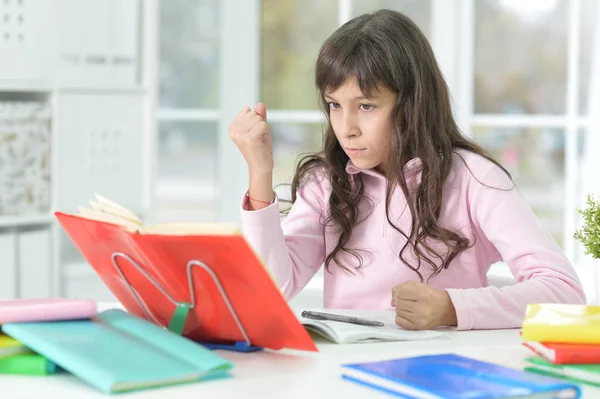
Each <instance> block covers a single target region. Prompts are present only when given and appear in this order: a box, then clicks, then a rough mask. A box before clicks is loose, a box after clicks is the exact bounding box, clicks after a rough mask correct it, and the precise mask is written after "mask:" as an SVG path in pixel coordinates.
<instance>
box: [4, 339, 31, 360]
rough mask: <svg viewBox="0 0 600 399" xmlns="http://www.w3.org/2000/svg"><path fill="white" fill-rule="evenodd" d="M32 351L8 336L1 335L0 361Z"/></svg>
mask: <svg viewBox="0 0 600 399" xmlns="http://www.w3.org/2000/svg"><path fill="white" fill-rule="evenodd" d="M30 352H31V351H30V350H29V348H27V347H26V346H25V345H23V344H22V343H21V342H19V341H17V340H16V339H14V338H11V337H9V336H8V335H4V334H0V359H2V358H3V357H8V356H14V355H20V354H23V353H30Z"/></svg>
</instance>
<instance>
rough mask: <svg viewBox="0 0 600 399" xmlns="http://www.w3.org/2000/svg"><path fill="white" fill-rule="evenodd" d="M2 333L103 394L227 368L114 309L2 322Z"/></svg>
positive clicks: (214, 374) (208, 354) (209, 355)
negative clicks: (77, 316) (77, 315)
mask: <svg viewBox="0 0 600 399" xmlns="http://www.w3.org/2000/svg"><path fill="white" fill-rule="evenodd" d="M2 330H3V331H4V333H5V334H7V335H9V336H11V337H13V338H15V339H17V340H18V341H20V342H22V343H23V344H25V345H26V346H27V347H29V348H30V349H32V350H33V351H35V352H37V353H39V354H41V355H43V356H45V357H47V358H48V359H51V360H52V361H53V362H55V363H56V364H57V365H59V366H60V367H61V368H63V369H65V370H67V371H68V372H70V373H72V374H74V375H76V376H77V377H79V378H81V379H82V380H84V381H85V382H87V383H89V384H90V385H92V386H95V387H96V388H98V389H100V390H101V391H104V392H107V393H115V392H124V391H131V390H136V389H146V388H151V387H158V386H165V385H172V384H179V383H189V382H195V381H200V380H203V379H213V378H221V377H227V376H229V373H228V371H229V370H230V369H231V368H232V366H233V365H232V363H231V362H229V361H228V360H226V359H224V358H223V357H221V356H219V355H217V354H216V353H214V352H212V351H210V350H209V349H207V348H205V347H203V346H202V345H199V344H197V343H195V342H193V341H190V340H189V339H187V338H184V337H182V336H180V335H177V334H175V333H172V332H171V331H168V330H165V329H163V328H161V327H159V326H157V325H156V324H153V323H151V322H149V321H146V320H144V319H141V318H139V317H136V316H134V315H131V314H129V313H126V312H124V311H122V310H117V309H114V310H108V311H105V312H102V313H100V314H99V315H98V316H97V317H96V318H94V319H87V320H70V321H55V322H29V323H6V324H3V325H2Z"/></svg>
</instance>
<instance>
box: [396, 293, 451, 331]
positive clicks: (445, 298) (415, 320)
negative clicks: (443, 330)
mask: <svg viewBox="0 0 600 399" xmlns="http://www.w3.org/2000/svg"><path fill="white" fill-rule="evenodd" d="M392 306H394V307H395V308H396V324H397V325H399V326H400V327H402V328H405V329H407V330H427V329H431V328H436V327H439V326H456V324H457V320H456V310H455V309H454V305H453V304H452V301H451V300H450V296H449V295H448V293H447V292H446V291H442V290H438V289H436V288H433V287H430V286H428V285H426V284H423V283H420V282H418V281H407V282H405V283H403V284H400V285H397V286H395V287H394V288H393V289H392Z"/></svg>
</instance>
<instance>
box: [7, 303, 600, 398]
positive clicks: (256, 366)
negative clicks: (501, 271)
mask: <svg viewBox="0 0 600 399" xmlns="http://www.w3.org/2000/svg"><path fill="white" fill-rule="evenodd" d="M105 307H110V306H107V305H102V308H105ZM520 340H521V339H520V336H519V330H494V331H463V332H452V333H451V336H450V338H449V339H439V340H433V341H419V342H386V343H368V344H353V345H336V344H332V343H329V342H328V341H324V340H318V341H317V346H318V348H319V351H320V352H319V353H310V354H307V353H296V352H295V353H293V354H292V353H289V352H286V353H275V352H270V351H260V352H254V353H250V354H242V353H235V352H228V351H219V353H220V354H221V355H223V356H224V357H226V358H228V359H230V360H231V361H233V362H234V369H233V370H232V373H231V374H232V377H231V378H226V379H222V380H215V381H206V382H198V383H193V384H186V385H179V386H172V387H165V388H158V389H152V390H148V391H139V392H133V393H126V394H118V395H107V394H104V393H102V392H99V391H97V390H96V389H95V388H93V387H91V386H89V385H87V384H85V383H84V382H82V381H80V380H79V379H77V378H76V377H74V376H72V375H70V374H59V375H54V376H46V377H29V376H6V375H0V392H1V393H0V395H1V397H2V399H31V398H42V397H44V398H57V399H80V398H86V399H88V398H89V399H94V398H104V399H106V398H107V397H112V396H114V397H119V398H136V399H137V398H140V399H146V398H153V399H154V398H182V399H183V398H219V399H225V398H278V399H279V398H281V399H283V398H285V399H288V398H289V399H295V398H298V399H315V398H334V399H335V398H344V399H347V398H392V397H393V396H390V395H387V394H384V393H380V392H378V391H376V390H372V389H369V388H365V387H362V386H360V385H357V384H353V383H351V382H348V381H345V380H342V379H341V378H340V368H339V365H340V364H341V363H346V362H360V361H372V360H380V359H389V358H393V357H404V356H411V355H419V354H426V353H441V352H454V353H458V354H461V355H465V356H471V357H474V358H477V359H480V360H485V361H491V362H494V363H498V364H502V365H505V366H509V367H514V368H517V369H523V367H524V366H525V365H526V362H525V358H526V357H527V356H531V352H530V351H529V350H527V349H526V348H524V347H522V345H521V344H520ZM581 386H582V388H583V398H600V389H596V388H590V387H588V386H585V385H581Z"/></svg>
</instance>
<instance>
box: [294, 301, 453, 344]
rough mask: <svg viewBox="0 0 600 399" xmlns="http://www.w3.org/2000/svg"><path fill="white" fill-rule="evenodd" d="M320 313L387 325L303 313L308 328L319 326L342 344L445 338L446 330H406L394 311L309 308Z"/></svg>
mask: <svg viewBox="0 0 600 399" xmlns="http://www.w3.org/2000/svg"><path fill="white" fill-rule="evenodd" d="M307 310H314V311H317V312H324V313H333V314H338V315H345V316H354V317H360V318H364V319H368V320H374V321H380V322H382V323H384V326H383V327H372V326H364V325H359V324H352V323H344V322H339V321H331V320H311V319H307V318H304V317H302V316H301V313H302V312H301V311H300V312H298V318H299V320H300V322H301V323H302V324H304V325H305V326H306V327H307V328H309V329H310V328H311V327H313V328H315V329H316V330H317V332H318V333H320V334H321V335H325V337H326V338H329V339H330V340H332V341H334V342H336V343H339V344H347V343H354V342H367V341H415V340H429V339H435V338H440V337H444V336H445V335H446V332H443V331H435V330H424V331H411V330H405V329H403V328H401V327H399V326H398V325H396V323H395V319H396V313H395V312H394V311H393V310H389V311H386V310H383V311H377V310H346V309H344V310H330V309H325V310H323V309H307Z"/></svg>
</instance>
